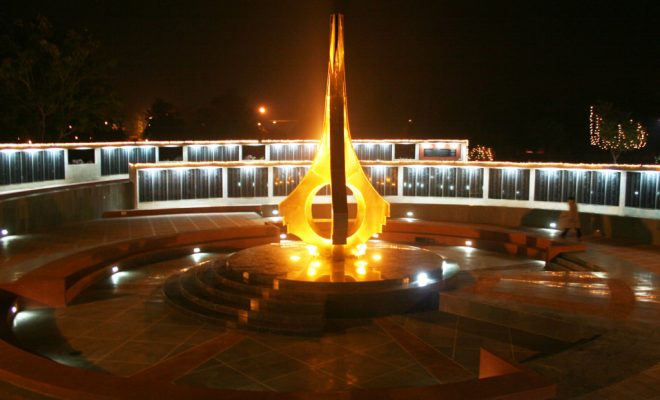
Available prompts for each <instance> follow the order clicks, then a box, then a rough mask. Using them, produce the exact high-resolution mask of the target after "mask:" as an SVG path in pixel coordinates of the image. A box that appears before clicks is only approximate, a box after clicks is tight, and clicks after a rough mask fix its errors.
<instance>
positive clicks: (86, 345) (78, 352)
mask: <svg viewBox="0 0 660 400" xmlns="http://www.w3.org/2000/svg"><path fill="white" fill-rule="evenodd" d="M433 250H434V251H437V252H440V253H441V254H443V255H449V258H450V260H448V261H447V263H446V264H447V266H448V267H449V268H448V270H452V268H453V269H454V273H455V272H456V270H455V269H456V265H457V262H456V261H452V260H451V259H452V258H453V259H454V260H457V259H460V260H461V261H460V262H458V264H460V266H461V268H464V269H465V270H478V269H487V268H498V269H500V270H506V269H509V270H517V271H538V270H539V269H540V268H542V264H539V263H538V262H535V261H533V260H528V259H525V258H521V257H516V256H509V255H503V254H497V253H492V252H487V251H480V250H472V249H469V250H466V249H464V248H454V247H441V248H434V249H433ZM226 256H227V254H208V253H200V254H195V255H191V256H186V257H183V258H179V259H173V260H168V261H163V262H156V263H152V264H149V265H143V266H142V267H141V268H139V269H135V270H131V271H123V272H119V273H116V274H114V275H112V276H111V277H110V278H108V279H106V280H104V281H101V282H98V283H97V284H95V285H93V286H91V287H90V288H89V289H87V290H86V291H85V292H83V293H82V295H81V296H80V297H78V298H77V300H76V302H75V303H74V304H71V305H70V306H68V307H66V308H62V309H40V310H28V311H23V312H21V313H19V314H18V315H17V317H16V318H15V322H14V333H15V335H16V337H17V338H18V340H19V341H20V343H21V344H22V346H24V347H26V348H27V349H29V350H31V351H33V352H36V353H38V354H41V355H43V356H45V357H48V358H50V359H52V360H54V361H57V362H60V363H63V364H66V365H71V366H75V367H78V368H86V369H91V370H97V371H105V372H108V373H110V374H114V375H117V376H122V377H127V378H128V379H131V378H136V379H137V378H144V377H148V376H161V377H162V376H167V377H168V379H169V380H170V381H172V382H174V383H176V384H179V385H192V386H201V387H207V388H216V389H236V390H251V391H255V390H256V391H282V392H289V391H332V390H345V389H358V388H393V387H422V386H429V385H432V384H438V383H445V382H451V381H457V380H465V379H469V378H474V377H476V376H477V374H478V363H479V349H480V347H486V348H488V349H489V350H491V351H493V352H494V353H496V354H498V355H501V356H503V357H506V358H507V359H513V360H516V361H518V362H521V363H525V362H526V361H528V360H534V359H537V358H539V357H544V356H547V355H548V354H555V353H558V352H561V351H562V350H564V349H567V348H569V347H570V346H572V345H573V343H570V342H566V341H562V340H557V339H556V338H552V337H549V336H544V335H539V334H534V333H529V332H526V331H524V330H520V329H513V328H511V327H509V326H506V324H494V323H488V322H483V321H479V320H477V319H473V318H469V317H465V316H460V315H453V314H450V313H446V312H441V311H431V312H424V313H417V314H407V315H401V316H393V317H388V318H387V321H386V323H383V321H382V320H378V319H349V320H333V321H331V322H330V323H329V325H328V326H327V328H326V331H325V332H324V333H323V335H321V336H319V337H311V338H310V337H296V336H281V335H276V334H268V333H260V332H251V331H245V330H240V329H227V328H223V327H219V326H217V325H215V324H212V323H207V322H202V321H199V320H197V319H194V318H191V317H189V316H188V315H186V314H183V313H181V312H179V311H177V310H175V309H173V308H171V307H170V306H168V304H166V302H165V300H164V297H163V295H162V291H161V285H162V284H163V282H164V281H165V280H166V279H167V278H168V277H169V276H171V275H172V274H175V273H178V272H181V271H182V270H185V269H187V268H190V267H192V266H194V265H199V264H202V263H204V262H206V261H208V260H210V259H216V258H218V257H226ZM399 327H402V328H404V329H405V332H407V333H409V337H408V339H410V340H416V339H421V340H422V341H423V342H424V343H425V344H426V345H428V346H429V349H431V350H432V351H433V352H435V357H434V358H435V360H436V361H437V360H441V362H444V363H446V367H448V368H449V370H450V371H453V372H452V373H449V374H445V375H442V374H439V373H437V369H433V368H430V367H429V365H428V364H426V363H425V361H424V358H420V357H418V355H417V354H415V353H414V352H410V351H407V350H406V349H407V348H408V347H407V346H406V343H405V342H406V340H408V339H406V337H403V338H402V337H401V336H397V335H394V334H393V332H392V329H398V328H399ZM183 355H185V357H183ZM452 368H453V370H452ZM445 370H447V369H445Z"/></svg>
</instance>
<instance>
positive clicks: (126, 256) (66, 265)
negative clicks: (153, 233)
mask: <svg viewBox="0 0 660 400" xmlns="http://www.w3.org/2000/svg"><path fill="white" fill-rule="evenodd" d="M278 240H279V229H278V228H277V227H275V226H272V225H254V226H245V227H241V228H240V229H237V228H221V229H215V230H205V231H196V232H186V233H179V234H175V235H167V236H157V237H150V238H141V239H133V240H126V241H123V242H118V243H113V244H109V245H105V246H100V247H95V248H92V249H88V250H83V251H81V252H79V253H76V254H71V255H68V256H66V257H63V258H60V259H57V260H55V261H52V262H49V263H47V264H45V265H43V266H42V267H40V268H38V269H35V270H33V271H31V272H28V273H27V274H25V275H23V276H22V277H21V278H19V279H18V280H17V281H15V282H12V283H7V284H2V285H0V288H3V289H5V290H8V291H10V292H13V293H16V294H18V295H20V296H22V297H25V298H27V299H29V300H32V301H35V302H37V303H41V304H43V305H47V306H51V307H62V306H65V305H66V304H68V303H69V302H70V301H71V300H73V299H74V298H75V297H76V296H77V295H78V294H79V293H80V292H81V291H82V290H84V289H85V288H86V287H88V286H89V285H91V284H92V283H94V282H95V281H96V280H98V279H100V278H101V277H103V276H108V275H110V274H111V273H112V270H111V268H112V265H113V264H114V263H117V262H120V261H121V262H122V263H127V264H130V262H131V260H132V259H134V258H135V257H145V256H148V255H149V254H150V253H155V252H158V253H162V252H163V251H164V250H169V251H171V253H170V255H174V254H172V253H176V252H177V251H178V252H179V253H180V254H184V253H183V252H188V253H190V252H191V249H190V247H192V246H195V247H199V246H201V247H202V248H206V249H208V248H209V247H215V248H218V247H224V248H245V247H251V246H257V245H260V244H266V243H272V242H277V241H278Z"/></svg>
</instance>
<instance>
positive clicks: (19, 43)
mask: <svg viewBox="0 0 660 400" xmlns="http://www.w3.org/2000/svg"><path fill="white" fill-rule="evenodd" d="M0 59H1V63H0V94H1V96H2V97H1V98H2V103H3V104H2V106H3V108H4V117H3V118H2V120H0V124H2V126H1V127H0V129H1V132H3V133H4V136H5V137H6V138H7V139H10V140H15V139H16V137H17V136H23V137H30V138H32V139H33V140H35V141H41V142H44V141H62V140H65V139H66V140H70V137H73V136H80V137H81V138H83V137H84V138H85V139H88V138H89V137H93V135H94V134H95V133H96V131H99V130H103V129H104V127H105V126H106V125H105V122H106V121H110V120H116V115H117V111H118V103H117V100H116V97H115V95H114V92H113V90H112V86H111V84H110V80H109V78H108V68H109V62H107V61H106V60H104V59H103V58H102V57H101V56H100V54H99V44H98V43H97V42H96V41H94V40H93V39H92V38H91V37H90V36H89V35H88V34H87V33H86V32H82V33H78V32H74V31H69V32H67V33H64V34H61V33H59V32H56V31H55V30H54V29H53V27H52V26H51V24H50V23H49V22H48V20H46V19H45V18H44V17H37V18H36V19H35V20H34V21H30V22H24V21H21V20H19V21H16V22H15V23H14V24H13V25H12V26H11V27H9V29H8V31H7V32H5V33H4V34H3V35H2V37H1V38H0ZM119 139H120V138H119Z"/></svg>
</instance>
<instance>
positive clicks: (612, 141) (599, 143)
mask: <svg viewBox="0 0 660 400" xmlns="http://www.w3.org/2000/svg"><path fill="white" fill-rule="evenodd" d="M628 123H629V124H630V126H629V127H628V129H624V127H623V124H621V123H619V124H617V131H616V135H611V136H608V135H603V134H602V133H603V132H602V130H603V116H602V115H601V114H600V113H599V112H598V110H597V109H596V108H595V107H594V106H591V107H590V108H589V138H590V141H591V145H592V146H596V147H598V148H600V149H602V150H611V149H620V150H638V149H641V148H643V147H645V146H646V140H647V138H648V133H647V132H646V129H645V128H644V127H643V126H642V124H640V123H639V122H635V121H633V120H632V119H631V120H630V121H629V122H628ZM631 128H633V129H634V133H633V132H630V129H631Z"/></svg>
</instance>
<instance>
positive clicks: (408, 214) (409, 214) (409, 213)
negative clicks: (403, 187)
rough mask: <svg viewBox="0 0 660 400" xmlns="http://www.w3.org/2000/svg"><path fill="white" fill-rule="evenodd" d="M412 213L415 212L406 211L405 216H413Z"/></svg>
mask: <svg viewBox="0 0 660 400" xmlns="http://www.w3.org/2000/svg"><path fill="white" fill-rule="evenodd" d="M414 215H415V214H414V213H413V212H412V211H408V212H407V213H406V216H407V217H412V216H414Z"/></svg>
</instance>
